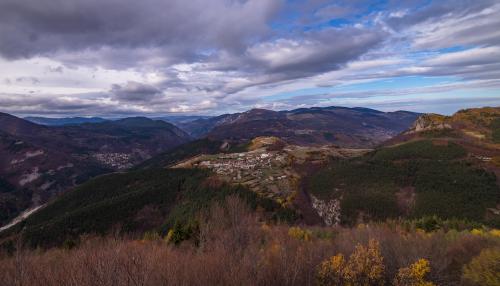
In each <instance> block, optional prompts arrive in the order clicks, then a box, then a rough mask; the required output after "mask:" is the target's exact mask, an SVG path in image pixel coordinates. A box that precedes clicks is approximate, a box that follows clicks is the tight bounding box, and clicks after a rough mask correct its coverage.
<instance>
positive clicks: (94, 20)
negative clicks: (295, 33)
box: [0, 0, 281, 58]
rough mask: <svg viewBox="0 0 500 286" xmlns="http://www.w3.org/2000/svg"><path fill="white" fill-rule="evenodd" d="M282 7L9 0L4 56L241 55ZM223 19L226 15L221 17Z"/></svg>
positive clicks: (0, 50)
mask: <svg viewBox="0 0 500 286" xmlns="http://www.w3.org/2000/svg"><path fill="white" fill-rule="evenodd" d="M280 5H281V1H275V0H262V1H239V0H214V1H211V2H210V4H209V5H207V2H206V1H204V0H193V1H183V0H171V1H163V0H143V1H135V0H108V1H100V0H3V1H2V2H1V3H0V54H2V55H3V56H4V57H7V58H20V57H31V56H34V55H50V54H53V53H55V52H61V51H63V52H64V51H71V52H74V51H85V50H88V49H90V50H97V49H100V48H102V47H112V48H124V47H126V48H130V49H137V48H150V47H165V49H166V50H167V51H168V53H171V54H173V55H175V56H182V57H194V56H197V55H198V53H199V52H200V51H202V50H204V49H210V48H218V49H228V50H238V49H241V48H242V47H244V46H245V42H246V41H248V40H254V39H256V38H260V37H262V36H263V35H265V34H266V33H267V29H268V26H267V24H268V23H267V22H268V21H269V20H270V18H271V17H272V16H273V15H274V14H275V13H276V12H277V10H278V9H279V7H280ZM221 15H224V16H223V17H221Z"/></svg>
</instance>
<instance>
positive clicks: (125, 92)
mask: <svg viewBox="0 0 500 286" xmlns="http://www.w3.org/2000/svg"><path fill="white" fill-rule="evenodd" d="M111 93H112V94H113V95H114V96H115V98H116V99H117V100H119V101H132V102H151V101H152V100H153V99H155V98H158V97H161V95H162V92H161V91H160V90H159V89H158V88H156V87H154V86H152V85H149V84H143V83H139V82H135V81H129V82H127V83H126V84H124V85H119V84H113V86H112V88H111Z"/></svg>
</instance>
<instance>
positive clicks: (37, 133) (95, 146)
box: [0, 114, 191, 224]
mask: <svg viewBox="0 0 500 286" xmlns="http://www.w3.org/2000/svg"><path fill="white" fill-rule="evenodd" d="M190 139H191V138H190V136H189V135H187V134H186V133H185V132H183V131H182V130H180V129H178V128H177V127H175V126H173V125H171V124H169V123H166V122H163V121H153V120H150V119H147V118H128V119H123V120H118V121H114V122H103V123H95V124H82V125H72V126H54V127H48V126H41V125H37V124H34V123H31V122H28V121H26V120H23V119H20V118H17V117H14V116H11V115H8V114H0V178H1V179H2V180H3V181H5V182H8V183H9V184H10V186H12V188H11V191H9V192H3V193H1V194H0V208H1V210H2V211H1V213H2V215H1V216H0V224H2V223H5V222H6V221H7V220H8V219H10V218H12V217H13V216H15V215H16V214H17V213H19V212H20V211H21V210H23V209H24V208H26V207H27V206H29V205H39V204H42V203H44V202H46V201H47V200H48V199H50V198H51V197H52V196H54V195H55V194H57V193H60V192H62V191H65V190H66V189H68V188H70V187H72V186H74V185H77V184H80V183H82V182H84V181H86V180H88V179H89V178H91V177H94V176H96V175H99V174H103V173H107V172H111V171H113V170H118V169H123V168H128V167H131V166H132V165H133V164H136V163H139V162H142V161H144V160H146V159H148V158H150V157H152V156H153V155H156V154H158V153H161V152H163V151H166V150H168V149H170V148H173V147H175V146H177V145H180V144H182V143H185V142H187V141H189V140H190ZM12 189H14V190H12ZM14 206H16V207H14Z"/></svg>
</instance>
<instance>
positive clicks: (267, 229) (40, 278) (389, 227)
mask: <svg viewBox="0 0 500 286" xmlns="http://www.w3.org/2000/svg"><path fill="white" fill-rule="evenodd" d="M197 217H198V218H199V219H198V220H199V227H198V229H197V231H196V233H195V234H194V235H193V237H192V238H191V239H188V240H184V241H182V242H180V243H175V241H174V240H173V235H172V234H168V235H166V236H162V235H159V234H158V235H150V234H148V235H146V236H145V237H144V238H143V239H123V238H116V237H106V238H103V237H86V238H82V240H81V242H80V244H79V245H77V246H74V247H66V248H58V249H51V250H48V251H32V250H20V251H18V252H16V253H14V254H13V255H6V256H3V257H2V256H1V255H0V277H2V285H6V286H9V285H33V286H37V285H44V286H51V285H81V286H85V285H151V286H156V285H301V286H302V285H338V286H348V285H351V286H352V285H394V286H417V285H418V286H423V285H426V286H432V285H442V286H447V285H463V286H479V285H481V286H496V285H499V283H500V277H499V276H498V261H499V259H500V251H499V247H500V233H499V231H498V230H490V229H484V228H480V229H473V230H471V231H467V230H464V231H457V230H454V229H450V230H444V229H442V228H440V229H436V230H432V231H428V232H425V231H423V230H421V229H419V228H418V227H416V226H415V224H413V223H411V224H409V225H402V224H400V223H397V222H387V223H380V224H362V225H358V226H357V227H354V228H342V227H336V228H326V227H313V228H308V227H297V226H295V227H290V226H288V225H283V224H275V223H271V224H269V223H265V222H263V221H262V218H261V217H260V216H259V215H257V214H256V212H254V211H252V210H251V208H249V207H248V206H247V204H246V203H244V202H242V201H241V199H239V198H237V197H235V196H229V197H227V198H226V199H225V201H224V202H223V203H222V202H218V203H215V204H214V205H212V206H211V207H210V208H209V209H207V210H206V211H205V212H202V213H200V214H199V215H198V216H197Z"/></svg>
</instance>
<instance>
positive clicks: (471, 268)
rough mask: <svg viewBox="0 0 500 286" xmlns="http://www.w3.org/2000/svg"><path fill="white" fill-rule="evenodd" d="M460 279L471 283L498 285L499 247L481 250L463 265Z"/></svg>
mask: <svg viewBox="0 0 500 286" xmlns="http://www.w3.org/2000/svg"><path fill="white" fill-rule="evenodd" d="M462 279H463V280H464V282H466V283H469V284H472V285H481V286H497V285H500V248H494V249H485V250H483V251H481V254H479V256H477V257H475V258H473V259H472V261H471V262H470V263H469V264H467V265H466V266H465V267H464V271H463V275H462Z"/></svg>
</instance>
